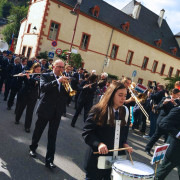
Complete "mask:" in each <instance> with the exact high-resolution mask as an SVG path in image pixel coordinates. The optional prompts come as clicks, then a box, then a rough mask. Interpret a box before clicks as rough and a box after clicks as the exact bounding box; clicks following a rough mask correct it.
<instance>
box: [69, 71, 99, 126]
mask: <svg viewBox="0 0 180 180" xmlns="http://www.w3.org/2000/svg"><path fill="white" fill-rule="evenodd" d="M96 82H97V76H96V75H95V74H92V75H90V76H89V77H88V78H87V79H86V80H83V81H82V82H81V84H80V87H79V89H80V90H81V91H80V94H79V97H78V101H77V109H76V112H75V114H74V117H73V119H72V122H71V126H72V127H75V123H76V121H77V118H78V116H79V114H80V113H81V111H82V109H83V108H84V121H85V120H86V118H87V114H88V112H89V111H90V109H91V107H92V106H93V98H94V93H95V92H96V89H97V83H96Z"/></svg>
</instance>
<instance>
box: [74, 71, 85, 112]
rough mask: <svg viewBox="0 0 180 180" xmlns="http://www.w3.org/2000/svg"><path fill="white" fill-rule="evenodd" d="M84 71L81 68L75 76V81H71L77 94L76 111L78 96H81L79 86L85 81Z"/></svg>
mask: <svg viewBox="0 0 180 180" xmlns="http://www.w3.org/2000/svg"><path fill="white" fill-rule="evenodd" d="M83 72H84V69H83V68H79V71H78V72H76V73H74V74H73V80H72V81H71V85H72V88H73V90H76V91H77V93H76V95H75V109H76V108H77V100H78V96H79V93H80V91H79V85H80V83H81V82H82V80H84V74H83Z"/></svg>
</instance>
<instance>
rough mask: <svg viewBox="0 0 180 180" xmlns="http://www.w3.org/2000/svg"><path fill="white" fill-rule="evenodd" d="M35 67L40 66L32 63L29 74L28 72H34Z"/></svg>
mask: <svg viewBox="0 0 180 180" xmlns="http://www.w3.org/2000/svg"><path fill="white" fill-rule="evenodd" d="M37 67H41V65H40V64H39V63H34V64H33V66H32V67H31V69H30V71H29V72H30V73H34V70H35V69H36V68H37Z"/></svg>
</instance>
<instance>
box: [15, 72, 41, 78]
mask: <svg viewBox="0 0 180 180" xmlns="http://www.w3.org/2000/svg"><path fill="white" fill-rule="evenodd" d="M28 74H29V75H30V76H32V75H35V74H37V75H41V74H42V73H28ZM23 76H26V74H24V73H19V74H15V75H13V77H23Z"/></svg>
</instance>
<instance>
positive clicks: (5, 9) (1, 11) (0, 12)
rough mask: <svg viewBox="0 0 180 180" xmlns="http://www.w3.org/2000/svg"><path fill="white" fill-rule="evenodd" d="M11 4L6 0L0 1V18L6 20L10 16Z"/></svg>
mask: <svg viewBox="0 0 180 180" xmlns="http://www.w3.org/2000/svg"><path fill="white" fill-rule="evenodd" d="M11 8H12V3H11V2H8V1H7V0H0V17H1V18H7V17H8V16H9V15H10V10H11Z"/></svg>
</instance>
